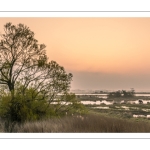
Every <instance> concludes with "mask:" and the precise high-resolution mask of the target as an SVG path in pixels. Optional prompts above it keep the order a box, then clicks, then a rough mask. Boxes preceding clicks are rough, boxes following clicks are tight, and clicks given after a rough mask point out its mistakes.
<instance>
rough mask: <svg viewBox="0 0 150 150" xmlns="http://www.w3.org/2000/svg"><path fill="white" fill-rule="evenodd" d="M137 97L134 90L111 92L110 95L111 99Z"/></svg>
mask: <svg viewBox="0 0 150 150" xmlns="http://www.w3.org/2000/svg"><path fill="white" fill-rule="evenodd" d="M133 96H135V91H134V90H133V89H131V90H130V91H126V90H118V91H115V92H110V93H109V94H108V97H109V98H117V97H133Z"/></svg>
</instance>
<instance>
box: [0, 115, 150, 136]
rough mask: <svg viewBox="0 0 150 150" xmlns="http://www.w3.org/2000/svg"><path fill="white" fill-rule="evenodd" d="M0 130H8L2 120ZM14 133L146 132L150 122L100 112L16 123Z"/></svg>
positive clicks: (149, 130)
mask: <svg viewBox="0 0 150 150" xmlns="http://www.w3.org/2000/svg"><path fill="white" fill-rule="evenodd" d="M0 132H8V131H6V129H5V123H4V122H2V121H1V123H0ZM11 132H13V133H43V132H45V133H117V132H121V133H143V132H144V133H146V132H150V122H149V121H148V122H146V121H137V120H135V119H133V120H127V119H120V118H115V117H108V116H105V115H100V114H88V115H84V116H82V117H81V116H66V117H63V118H53V119H49V120H43V121H36V122H26V123H24V124H22V125H18V124H16V125H14V127H13V128H12V130H11Z"/></svg>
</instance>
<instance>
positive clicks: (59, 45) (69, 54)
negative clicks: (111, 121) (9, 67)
mask: <svg viewBox="0 0 150 150" xmlns="http://www.w3.org/2000/svg"><path fill="white" fill-rule="evenodd" d="M6 22H12V23H13V24H18V23H24V24H26V25H27V26H29V27H30V29H31V30H32V31H34V32H35V38H36V39H37V40H38V41H39V43H40V44H42V43H44V44H46V46H47V48H46V50H47V55H48V57H49V59H50V60H55V61H57V62H58V63H59V64H60V65H62V66H64V67H65V69H66V70H67V71H69V72H75V74H76V73H77V74H79V73H80V72H82V73H83V72H84V73H85V74H86V73H91V77H94V76H92V73H93V74H94V73H102V74H109V75H110V76H111V74H112V75H115V74H117V75H120V76H126V77H127V76H128V77H127V78H130V77H132V78H134V77H135V76H136V77H137V74H138V76H139V77H140V78H142V77H144V76H145V75H146V76H147V77H148V75H150V18H0V33H3V25H4V24H5V23H6ZM91 77H89V78H90V79H91ZM79 78H80V77H77V76H75V81H77V80H78V79H79ZM80 79H81V78H80ZM115 79H116V81H117V78H115V76H114V79H113V81H114V80H115ZM87 80H88V79H87ZM108 80H110V79H107V81H108ZM122 80H123V79H122ZM124 80H125V79H124ZM130 80H131V78H130ZM75 81H74V88H80V86H81V85H80V86H79V84H78V86H77V84H75ZM78 81H79V80H78ZM138 81H139V79H138ZM93 82H94V81H93ZM95 82H96V81H95ZM99 82H101V80H100V81H99ZM76 83H77V82H76ZM142 83H143V82H142ZM140 84H141V83H139V86H140ZM120 85H121V84H120ZM87 86H88V85H87ZM133 86H134V84H133ZM143 86H144V85H143ZM93 88H94V86H93ZM95 88H98V87H96V86H95ZM106 88H107V87H106Z"/></svg>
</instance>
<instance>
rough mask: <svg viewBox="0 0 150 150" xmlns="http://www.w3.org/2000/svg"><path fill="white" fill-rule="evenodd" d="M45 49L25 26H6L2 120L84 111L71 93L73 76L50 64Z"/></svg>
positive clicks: (0, 70) (0, 44)
mask: <svg viewBox="0 0 150 150" xmlns="http://www.w3.org/2000/svg"><path fill="white" fill-rule="evenodd" d="M45 47H46V46H45V45H44V44H39V43H38V40H36V39H35V38H34V32H32V31H31V30H30V29H29V27H27V26H25V25H24V24H18V25H13V24H12V23H6V24H5V25H4V34H1V40H0V92H1V99H0V116H1V117H2V118H4V119H8V120H10V121H11V122H14V121H15V122H25V121H32V120H39V119H44V118H47V117H51V116H60V115H62V114H65V112H71V111H72V112H73V111H74V112H75V111H79V112H81V111H82V110H83V109H84V108H83V105H82V104H81V103H80V102H79V101H77V99H75V95H73V94H69V89H70V83H71V81H72V77H73V75H72V74H71V73H68V74H67V73H66V71H65V69H64V67H62V66H60V65H59V64H58V63H56V62H55V61H50V62H48V57H47V55H46V51H45ZM2 86H3V87H2ZM55 100H56V101H55ZM55 102H56V103H55ZM54 103H55V104H54Z"/></svg>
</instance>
